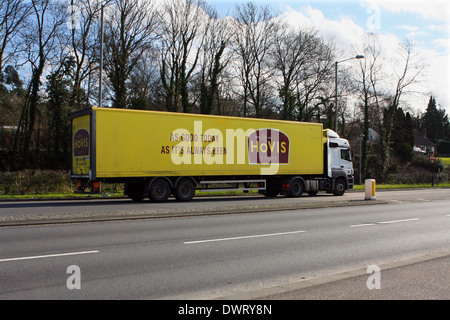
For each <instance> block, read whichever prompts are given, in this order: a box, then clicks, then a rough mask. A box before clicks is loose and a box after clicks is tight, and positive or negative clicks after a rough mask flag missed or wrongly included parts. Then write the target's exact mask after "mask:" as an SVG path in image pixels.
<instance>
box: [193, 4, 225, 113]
mask: <svg viewBox="0 0 450 320" xmlns="http://www.w3.org/2000/svg"><path fill="white" fill-rule="evenodd" d="M206 37H207V38H206V40H205V41H204V44H203V48H202V50H203V59H202V63H201V70H200V98H199V107H200V113H203V114H211V113H213V112H214V111H217V112H219V110H220V106H219V103H220V99H219V85H220V77H221V75H222V73H223V71H224V69H225V68H226V66H227V65H228V63H229V61H230V57H231V55H230V54H229V53H227V52H226V49H227V47H228V45H229V43H230V41H229V37H230V32H229V28H228V24H227V22H226V20H224V19H218V18H217V14H215V13H213V14H212V16H211V22H210V27H209V28H208V33H207V35H206Z"/></svg>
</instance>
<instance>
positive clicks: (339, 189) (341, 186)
mask: <svg viewBox="0 0 450 320" xmlns="http://www.w3.org/2000/svg"><path fill="white" fill-rule="evenodd" d="M344 193H345V182H344V180H342V179H337V180H336V185H335V187H334V191H333V194H334V195H335V196H343V195H344Z"/></svg>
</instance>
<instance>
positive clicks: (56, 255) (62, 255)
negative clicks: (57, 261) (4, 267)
mask: <svg viewBox="0 0 450 320" xmlns="http://www.w3.org/2000/svg"><path fill="white" fill-rule="evenodd" d="M98 252H99V251H98V250H93V251H80V252H67V253H56V254H47V255H42V256H30V257H18V258H8V259H0V262H8V261H19V260H31V259H44V258H55V257H65V256H74V255H80V254H91V253H98Z"/></svg>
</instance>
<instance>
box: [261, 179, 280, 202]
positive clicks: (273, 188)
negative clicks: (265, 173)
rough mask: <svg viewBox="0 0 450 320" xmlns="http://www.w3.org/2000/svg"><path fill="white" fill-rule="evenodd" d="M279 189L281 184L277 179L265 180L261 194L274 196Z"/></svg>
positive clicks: (268, 196)
mask: <svg viewBox="0 0 450 320" xmlns="http://www.w3.org/2000/svg"><path fill="white" fill-rule="evenodd" d="M280 191H281V185H280V183H279V181H277V180H275V181H267V187H266V190H264V191H263V194H264V195H265V196H266V197H267V198H275V197H276V196H278V194H279V193H280Z"/></svg>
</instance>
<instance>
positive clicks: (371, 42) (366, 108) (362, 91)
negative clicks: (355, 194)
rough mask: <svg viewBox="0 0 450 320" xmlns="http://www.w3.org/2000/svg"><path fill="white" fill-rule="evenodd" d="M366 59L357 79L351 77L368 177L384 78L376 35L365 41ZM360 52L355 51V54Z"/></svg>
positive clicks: (362, 169) (368, 36) (362, 172)
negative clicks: (371, 139)
mask: <svg viewBox="0 0 450 320" xmlns="http://www.w3.org/2000/svg"><path fill="white" fill-rule="evenodd" d="M364 43H365V44H364V49H363V53H364V57H365V58H364V59H362V60H360V61H359V63H360V64H359V70H358V72H357V74H356V76H355V77H351V79H352V81H351V82H350V83H352V84H353V87H354V90H355V92H356V94H357V97H358V100H359V101H360V106H361V114H362V133H361V137H360V138H361V149H362V150H361V155H360V157H361V159H360V161H361V174H362V176H363V177H365V176H366V175H367V172H368V166H367V164H368V163H367V162H368V159H369V153H370V144H369V129H370V127H371V126H372V125H374V121H376V113H377V110H379V109H380V105H379V104H380V99H382V97H381V96H380V92H379V91H378V85H379V82H380V81H381V79H380V77H381V76H382V61H381V48H380V44H379V42H378V38H377V36H376V35H375V34H369V35H367V36H366V38H365V40H364ZM358 52H360V51H359V50H358V49H356V50H355V54H357V53H358Z"/></svg>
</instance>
